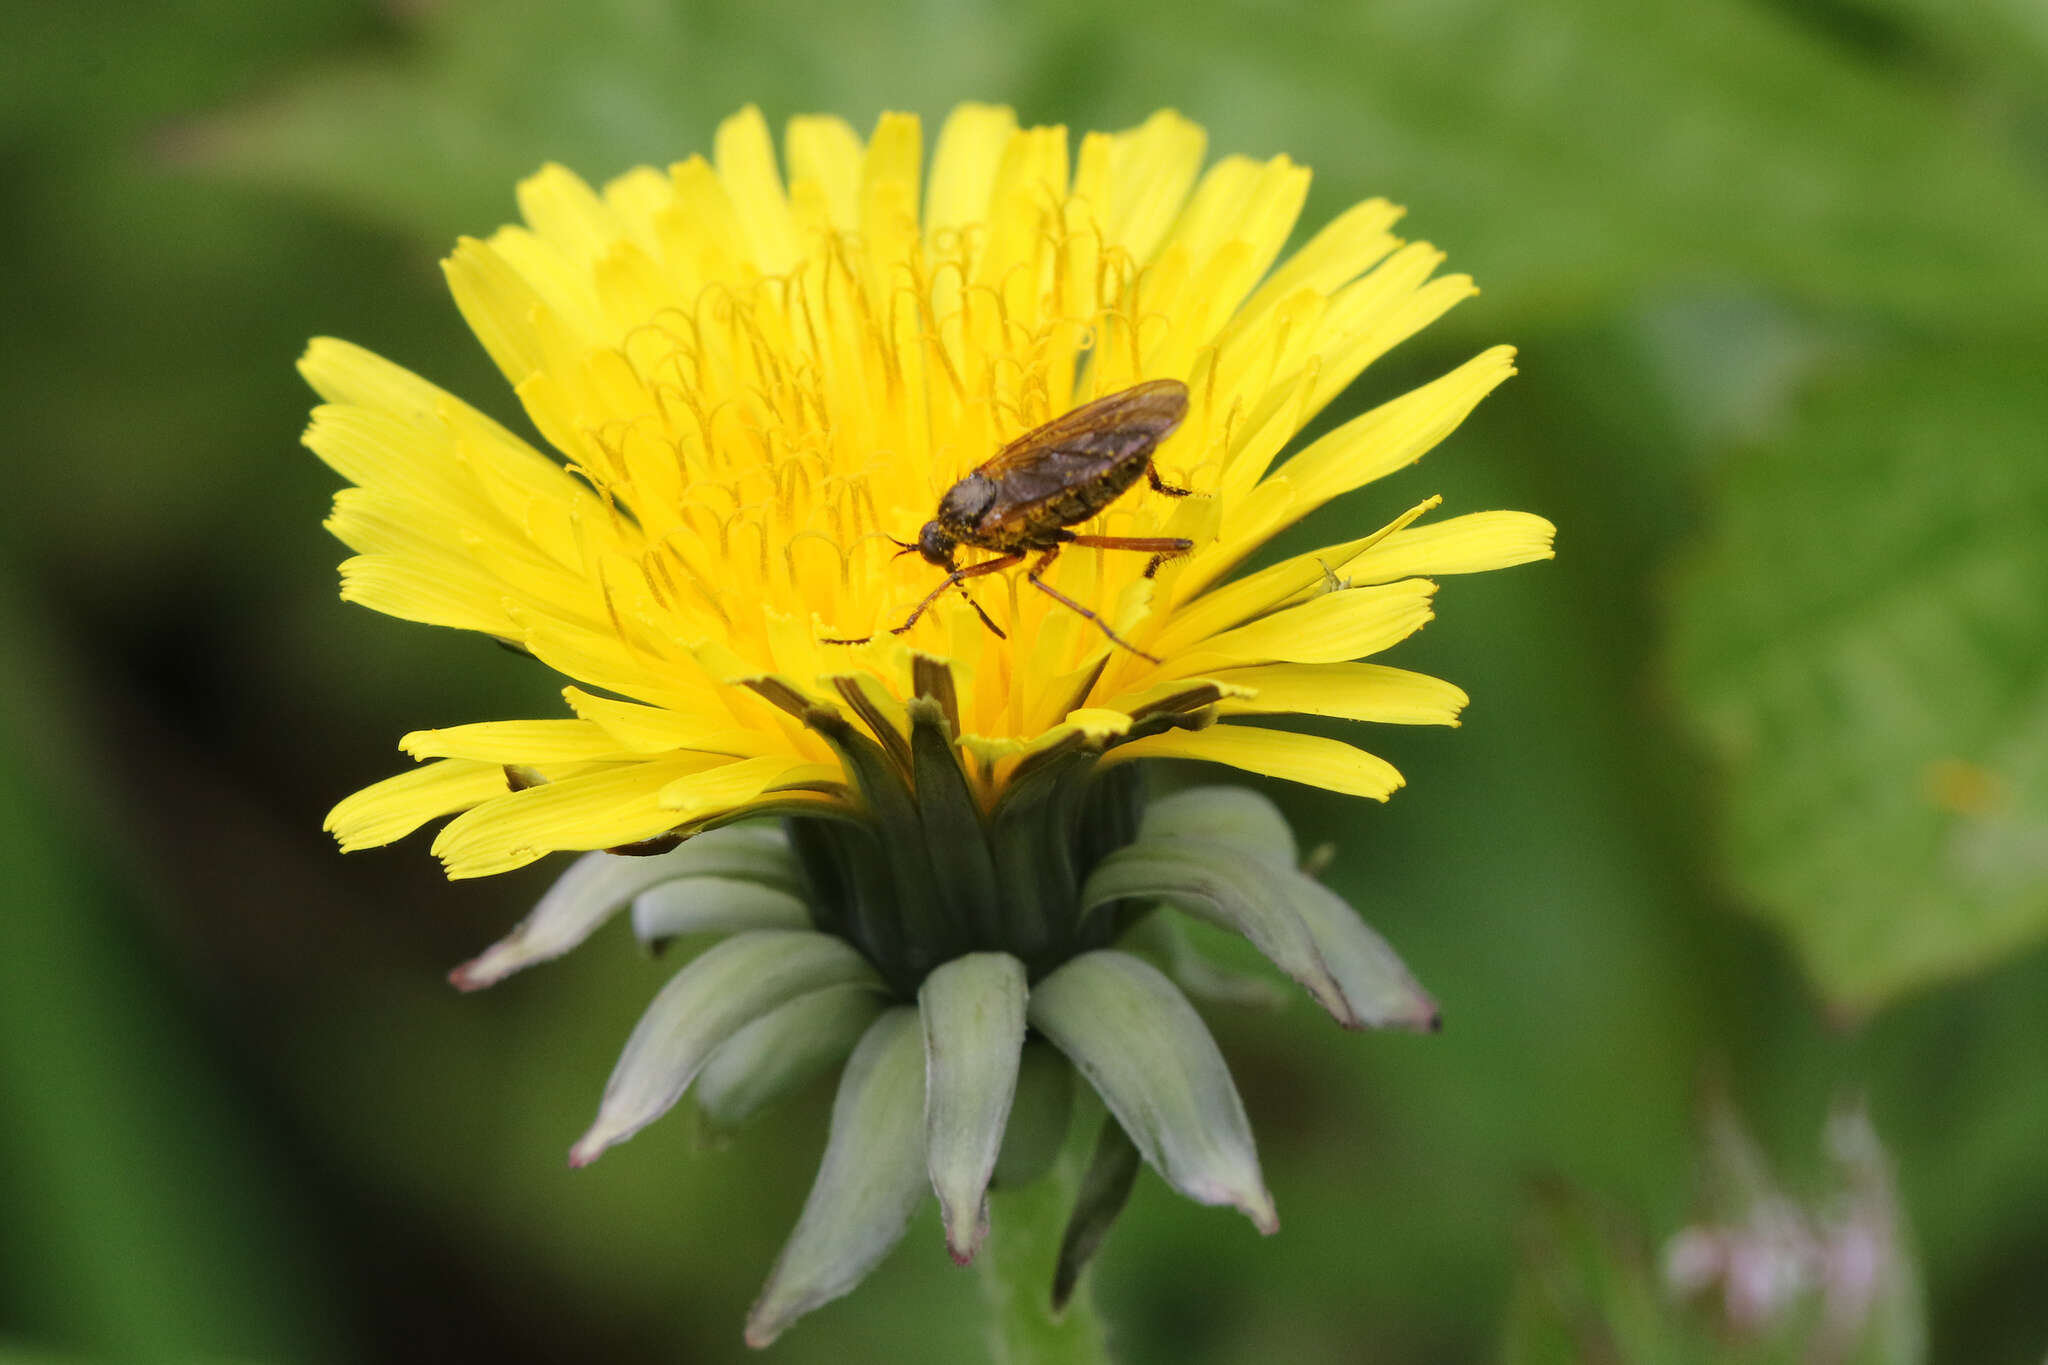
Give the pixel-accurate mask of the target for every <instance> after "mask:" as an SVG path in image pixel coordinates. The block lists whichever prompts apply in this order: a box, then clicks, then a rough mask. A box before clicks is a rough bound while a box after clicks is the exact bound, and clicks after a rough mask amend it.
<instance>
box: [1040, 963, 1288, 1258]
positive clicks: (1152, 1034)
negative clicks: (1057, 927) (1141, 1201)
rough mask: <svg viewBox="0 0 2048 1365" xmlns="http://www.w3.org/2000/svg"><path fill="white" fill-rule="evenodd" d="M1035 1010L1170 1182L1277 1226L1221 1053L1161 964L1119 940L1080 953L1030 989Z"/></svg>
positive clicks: (1269, 1228) (1202, 1200) (1198, 1198)
mask: <svg viewBox="0 0 2048 1365" xmlns="http://www.w3.org/2000/svg"><path fill="white" fill-rule="evenodd" d="M1030 1019H1031V1024H1032V1026H1033V1027H1034V1028H1036V1029H1038V1030H1039V1031H1040V1032H1041V1033H1043V1034H1044V1035H1045V1036H1046V1037H1047V1038H1049V1039H1051V1040H1052V1042H1053V1045H1054V1046H1056V1047H1057V1048H1059V1050H1060V1051H1062V1052H1064V1053H1066V1054H1067V1057H1068V1058H1069V1059H1070V1060H1071V1061H1072V1062H1073V1063H1074V1066H1075V1067H1076V1068H1077V1069H1078V1070H1079V1071H1080V1072H1081V1074H1082V1075H1083V1076H1086V1077H1087V1078H1088V1083H1089V1084H1090V1085H1092V1086H1094V1087H1095V1090H1096V1093H1098V1094H1100V1095H1101V1096H1102V1099H1103V1103H1105V1104H1107V1105H1108V1106H1109V1111H1110V1113H1112V1114H1114V1115H1115V1116H1116V1118H1117V1121H1118V1122H1119V1123H1121V1124H1122V1125H1123V1127H1124V1131H1125V1132H1127V1133H1129V1134H1130V1136H1131V1140H1132V1141H1133V1142H1135V1143H1136V1144H1137V1145H1138V1150H1139V1151H1140V1152H1142V1153H1143V1154H1144V1156H1145V1160H1146V1161H1147V1162H1148V1163H1150V1165H1151V1166H1152V1168H1153V1169H1154V1170H1156V1171H1158V1172H1159V1173H1160V1175H1162V1176H1164V1177H1165V1178H1166V1181H1167V1183H1168V1184H1170V1185H1172V1186H1173V1187H1174V1188H1175V1189H1177V1190H1179V1191H1180V1192H1181V1193H1182V1194H1184V1195H1186V1196H1187V1197H1188V1198H1190V1199H1192V1200H1194V1201H1195V1202H1196V1203H1198V1204H1227V1205H1230V1206H1231V1207H1233V1208H1236V1209H1238V1210H1240V1211H1242V1212H1243V1213H1244V1215H1245V1216H1246V1217H1248V1218H1250V1219H1251V1220H1252V1223H1253V1224H1254V1225H1255V1226H1256V1227H1257V1228H1258V1229H1259V1231H1261V1232H1268V1233H1270V1232H1273V1231H1275V1230H1277V1229H1278V1228H1279V1226H1280V1220H1279V1217H1278V1215H1277V1214H1276V1213H1275V1212H1274V1209H1273V1196H1272V1195H1271V1194H1269V1193H1267V1191H1266V1185H1265V1180H1264V1178H1263V1177H1262V1176H1261V1175H1260V1174H1259V1158H1258V1152H1257V1150H1256V1148H1255V1147H1254V1145H1253V1142H1252V1133H1251V1124H1250V1123H1249V1122H1248V1121H1247V1120H1246V1118H1245V1113H1244V1104H1243V1102H1242V1101H1241V1100H1239V1099H1238V1097H1237V1087H1236V1085H1235V1084H1233V1083H1232V1081H1231V1079H1230V1070H1229V1068H1228V1067H1226V1066H1225V1065H1224V1063H1223V1054H1222V1053H1221V1052H1220V1051H1218V1050H1217V1047H1216V1040H1215V1039H1214V1038H1212V1037H1210V1036H1209V1030H1208V1027H1207V1026H1206V1025H1204V1024H1203V1023H1202V1017H1201V1016H1200V1015H1199V1014H1197V1013H1195V1007H1194V1006H1193V1005H1190V1004H1189V1003H1188V1002H1187V997H1185V996H1183V995H1182V994H1181V993H1180V992H1179V991H1178V990H1176V989H1175V988H1174V985H1173V983H1172V982H1171V981H1168V980H1167V979H1166V977H1165V976H1164V975H1162V974H1161V973H1160V971H1159V969H1158V968H1156V967H1153V966H1151V965H1150V964H1148V963H1146V962H1144V961H1142V960H1141V959H1139V958H1135V957H1132V956H1131V955H1130V954H1129V953H1121V952H1117V951H1115V950H1113V949H1098V950H1097V951H1095V952H1091V953H1083V954H1082V955H1081V956H1079V957H1077V958H1075V959H1073V960H1072V961H1071V962H1069V963H1067V964H1066V965H1065V966H1063V967H1061V968H1060V969H1059V970H1058V971H1055V972H1053V973H1052V974H1051V975H1049V976H1047V977H1046V978H1045V979H1044V980H1043V981H1040V982H1039V983H1038V984H1037V985H1036V986H1035V987H1034V988H1033V989H1032V992H1031V1008H1030Z"/></svg>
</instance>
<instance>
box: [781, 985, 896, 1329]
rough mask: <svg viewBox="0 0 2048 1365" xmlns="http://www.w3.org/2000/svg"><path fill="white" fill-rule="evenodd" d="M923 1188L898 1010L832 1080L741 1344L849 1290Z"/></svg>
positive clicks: (889, 1241)
mask: <svg viewBox="0 0 2048 1365" xmlns="http://www.w3.org/2000/svg"><path fill="white" fill-rule="evenodd" d="M929 1188H930V1186H929V1183H928V1181H927V1179H926V1176H925V1156H924V1039H923V1031H922V1030H921V1029H920V1028H919V1027H918V1020H917V1011H916V1010H914V1009H910V1008H908V1007H907V1006H898V1007H896V1008H894V1009H891V1010H889V1011H888V1012H887V1013H886V1014H884V1015H883V1016H882V1017H881V1018H879V1019H877V1020H876V1021H875V1022H874V1023H873V1024H872V1025H870V1026H869V1027H868V1031H867V1032H866V1033H865V1034H864V1035H862V1037H861V1040H860V1045H859V1046H858V1047H856V1048H855V1049H854V1050H853V1056H852V1057H851V1058H850V1059H849V1060H848V1061H847V1063H846V1071H845V1072H844V1074H842V1075H841V1076H840V1079H839V1095H838V1097H837V1098H836V1099H835V1100H834V1101H833V1104H832V1127H831V1131H830V1134H829V1135H828V1136H827V1138H826V1140H825V1157H824V1160H823V1161H821V1162H820V1163H819V1165H818V1176H817V1179H816V1180H815V1181H814V1182H813V1183H812V1185H811V1192H810V1195H809V1197H808V1198H806V1199H805V1200H804V1211H803V1213H802V1214H801V1215H800V1216H799V1217H798V1218H797V1224H796V1230H795V1231H794V1232H792V1233H790V1235H789V1241H788V1243H787V1244H786V1245H785V1246H784V1247H783V1248H782V1254H781V1255H780V1256H779V1257H777V1258H776V1261H775V1269H774V1271H773V1272H771V1273H770V1274H769V1276H768V1283H767V1285H766V1286H765V1287H764V1288H763V1289H762V1290H761V1297H760V1298H759V1299H758V1300H756V1301H755V1303H754V1307H753V1310H752V1311H751V1312H749V1313H748V1314H747V1344H748V1345H749V1346H754V1347H762V1346H766V1345H768V1344H769V1343H770V1342H772V1341H774V1340H775V1338H776V1337H778V1336H780V1335H781V1334H782V1332H783V1330H784V1329H785V1328H787V1327H788V1326H789V1325H790V1324H791V1323H792V1322H795V1321H796V1320H797V1319H798V1318H800V1317H802V1316H803V1315H804V1314H806V1313H808V1312H810V1311H811V1310H812V1309H814V1308H817V1307H819V1306H820V1305H822V1304H826V1303H830V1302H831V1301H832V1300H833V1299H836V1298H838V1297H839V1296H840V1295H842V1294H845V1293H846V1292H847V1291H848V1290H850V1289H852V1288H853V1287H854V1286H855V1285H857V1284H859V1283H860V1282H861V1280H862V1279H863V1278H864V1277H865V1276H866V1275H867V1273H868V1272H869V1271H870V1270H872V1269H874V1267H875V1266H876V1264H878V1263H879V1262H880V1261H881V1259H882V1258H883V1257H884V1256H886V1255H888V1254H889V1252H890V1250H891V1249H893V1248H894V1247H895V1245H896V1243H897V1242H899V1241H901V1240H902V1238H903V1231H904V1229H905V1228H906V1227H907V1226H908V1225H909V1223H910V1215H911V1214H912V1213H913V1212H915V1211H916V1209H917V1206H918V1204H919V1203H921V1202H922V1201H923V1199H924V1196H925V1192H926V1190H927V1189H929Z"/></svg>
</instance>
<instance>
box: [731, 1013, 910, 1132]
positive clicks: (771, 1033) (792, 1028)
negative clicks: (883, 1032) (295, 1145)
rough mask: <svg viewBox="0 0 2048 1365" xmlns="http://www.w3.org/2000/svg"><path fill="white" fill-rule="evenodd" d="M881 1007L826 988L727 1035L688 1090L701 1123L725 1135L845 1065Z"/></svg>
mask: <svg viewBox="0 0 2048 1365" xmlns="http://www.w3.org/2000/svg"><path fill="white" fill-rule="evenodd" d="M887 1004H888V1002H887V1001H886V1000H884V999H883V997H882V996H881V994H880V993H879V992H877V991H876V990H874V989H873V988H872V987H870V986H862V985H855V986H828V987H826V988H825V989H824V990H822V991H812V992H811V993H810V994H809V995H800V996H798V997H797V998H796V999H794V1000H792V1001H790V1002H789V1003H788V1004H785V1005H779V1006H777V1007H776V1008H775V1009H772V1010H770V1011H769V1012H768V1013H766V1014H764V1015H762V1016H761V1017H760V1018H758V1019H756V1020H755V1021H754V1022H753V1023H751V1024H748V1025H747V1026H746V1027H745V1028H742V1029H741V1030H740V1031H739V1032H737V1033H735V1034H733V1035H732V1037H730V1038H728V1039H726V1040H725V1041H724V1042H723V1043H721V1044H720V1045H719V1046H718V1049H717V1050H716V1051H714V1052H713V1053H712V1054H711V1056H710V1058H709V1059H708V1060H706V1061H705V1063H704V1069H703V1070H702V1071H700V1072H698V1073H697V1080H696V1083H695V1084H694V1085H693V1086H692V1087H691V1094H692V1095H694V1096H695V1097H696V1101H697V1111H698V1113H699V1114H701V1115H702V1116H703V1119H704V1122H705V1126H706V1127H707V1128H709V1129H710V1131H711V1132H712V1133H713V1134H724V1133H729V1132H731V1131H733V1130H734V1129H736V1128H738V1127H739V1126H740V1125H741V1124H743V1123H745V1122H746V1121H747V1120H748V1119H750V1118H752V1117H754V1115H756V1114H758V1113H759V1112H760V1111H761V1110H763V1109H766V1108H767V1107H768V1106H770V1105H772V1104H775V1103H777V1102H779V1101H781V1100H783V1099H785V1098H787V1097H788V1096H789V1095H791V1094H794V1093H795V1092H796V1091H798V1090H800V1089H802V1088H803V1087H804V1086H805V1085H807V1084H808V1083H810V1081H812V1080H813V1079H815V1078H816V1077H818V1076H821V1075H823V1074H824V1073H825V1072H827V1071H829V1070H831V1069H832V1068H833V1067H835V1066H837V1065H839V1063H841V1062H843V1061H845V1060H846V1056H847V1054H848V1053H850V1052H852V1051H853V1047H854V1044H855V1043H857V1042H859V1041H860V1036H861V1034H862V1033H863V1032H865V1031H866V1029H867V1027H868V1025H870V1024H872V1023H873V1022H874V1021H875V1016H876V1015H878V1014H880V1013H881V1012H882V1011H883V1009H884V1008H886V1007H887Z"/></svg>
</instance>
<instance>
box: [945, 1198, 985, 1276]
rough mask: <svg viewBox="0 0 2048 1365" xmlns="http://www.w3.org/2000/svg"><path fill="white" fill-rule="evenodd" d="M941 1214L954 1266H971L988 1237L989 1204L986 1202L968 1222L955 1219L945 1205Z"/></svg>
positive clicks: (947, 1250)
mask: <svg viewBox="0 0 2048 1365" xmlns="http://www.w3.org/2000/svg"><path fill="white" fill-rule="evenodd" d="M940 1213H941V1214H942V1215H943V1216H944V1218H945V1224H946V1254H947V1255H948V1256H951V1257H952V1258H953V1264H954V1265H971V1264H972V1263H973V1261H974V1254H975V1253H976V1252H978V1251H980V1250H981V1244H982V1241H983V1239H984V1238H986V1237H987V1236H988V1204H987V1203H986V1202H984V1203H983V1204H982V1206H981V1208H980V1210H979V1211H978V1213H977V1214H976V1215H975V1216H974V1217H973V1218H970V1219H966V1220H962V1219H960V1218H957V1217H954V1216H953V1211H952V1210H951V1209H948V1208H945V1207H944V1206H943V1205H942V1206H941V1208H940Z"/></svg>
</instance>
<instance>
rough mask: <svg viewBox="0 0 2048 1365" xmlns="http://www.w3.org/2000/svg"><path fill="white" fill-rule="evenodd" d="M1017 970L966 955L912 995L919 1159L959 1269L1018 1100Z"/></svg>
mask: <svg viewBox="0 0 2048 1365" xmlns="http://www.w3.org/2000/svg"><path fill="white" fill-rule="evenodd" d="M1024 998H1025V987H1024V964H1023V963H1021V962H1019V961H1018V960H1017V959H1016V958H1014V957H1012V956H1010V955H1009V954H1008V953H968V954H966V955H965V956H962V957H956V958H954V959H953V960H952V961H951V962H947V963H944V964H942V965H940V966H938V967H936V968H934V969H933V970H932V973H931V975H929V976H927V977H926V978H925V979H924V985H923V986H922V987H920V988H919V990H918V993H917V1006H918V1015H919V1017H920V1019H921V1020H922V1021H923V1025H924V1058H925V1130H924V1136H925V1151H926V1158H927V1160H928V1161H929V1162H930V1166H931V1178H932V1188H933V1189H934V1190H935V1191H937V1192H938V1196H939V1213H940V1216H941V1219H942V1221H943V1223H944V1226H945V1230H946V1249H947V1250H948V1251H950V1252H951V1253H952V1255H953V1259H954V1261H955V1262H957V1263H958V1264H960V1265H966V1264H967V1263H968V1262H969V1261H971V1260H973V1259H974V1253H975V1251H976V1250H978V1249H979V1248H980V1246H981V1239H982V1238H983V1237H985V1236H987V1235H988V1202H987V1199H986V1195H987V1192H988V1182H989V1176H990V1174H991V1173H993V1172H994V1170H995V1165H996V1153H997V1151H998V1150H999V1149H1000V1148H1001V1147H1002V1143H1003V1128H1004V1125H1005V1124H1006V1123H1007V1122H1008V1121H1009V1117H1010V1105H1011V1102H1012V1100H1013V1099H1014V1098H1015V1096H1016V1093H1017V1065H1018V1053H1019V1052H1020V1051H1021V1050H1022V1048H1023V1046H1024Z"/></svg>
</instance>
